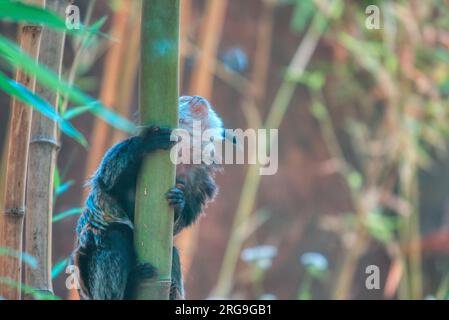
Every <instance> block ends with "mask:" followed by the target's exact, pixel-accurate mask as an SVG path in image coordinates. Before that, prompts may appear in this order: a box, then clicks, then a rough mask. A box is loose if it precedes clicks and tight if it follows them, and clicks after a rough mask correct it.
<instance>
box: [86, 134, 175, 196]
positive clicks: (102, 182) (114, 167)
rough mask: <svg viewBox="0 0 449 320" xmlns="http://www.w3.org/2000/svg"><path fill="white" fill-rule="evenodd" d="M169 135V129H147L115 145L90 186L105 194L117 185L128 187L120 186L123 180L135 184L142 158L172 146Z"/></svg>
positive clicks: (105, 157) (121, 186)
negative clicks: (100, 189)
mask: <svg viewBox="0 0 449 320" xmlns="http://www.w3.org/2000/svg"><path fill="white" fill-rule="evenodd" d="M170 135H171V130H170V129H165V128H159V127H149V128H146V129H144V130H143V131H142V132H141V134H140V135H138V136H134V137H132V138H129V139H127V140H125V141H122V142H120V143H118V144H116V145H115V146H113V147H112V148H111V149H110V150H109V151H108V152H107V153H106V155H105V156H104V158H103V160H102V162H101V164H100V167H99V168H98V169H97V171H96V172H95V174H94V175H93V177H92V180H91V182H92V184H93V185H94V186H95V185H97V186H99V187H101V188H102V189H103V190H105V191H107V192H108V191H110V190H112V189H114V188H116V187H117V186H118V185H119V184H120V188H122V189H123V188H126V187H129V186H128V185H121V182H123V181H124V180H125V181H128V182H129V183H133V184H135V181H136V178H137V173H138V171H139V169H140V165H141V163H142V159H143V156H144V155H145V154H148V153H151V152H153V151H155V150H157V149H168V148H170V147H171V146H172V145H173V144H174V142H172V141H170ZM124 178H126V179H124Z"/></svg>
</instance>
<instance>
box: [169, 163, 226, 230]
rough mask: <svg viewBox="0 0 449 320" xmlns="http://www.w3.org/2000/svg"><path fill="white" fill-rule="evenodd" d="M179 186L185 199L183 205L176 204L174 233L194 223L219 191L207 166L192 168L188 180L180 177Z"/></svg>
mask: <svg viewBox="0 0 449 320" xmlns="http://www.w3.org/2000/svg"><path fill="white" fill-rule="evenodd" d="M177 186H178V187H179V188H178V187H175V189H178V192H179V191H181V192H180V194H181V196H182V200H183V201H182V204H181V205H177V206H175V225H174V234H177V233H179V232H180V231H181V230H182V229H184V228H185V227H188V226H190V225H191V224H193V223H194V222H195V221H196V220H197V219H198V217H199V215H200V214H201V212H202V211H203V209H204V207H205V205H206V204H207V202H208V201H211V200H212V199H213V198H214V197H215V195H216V194H217V191H218V187H217V185H216V183H215V181H214V179H213V178H212V176H211V172H210V170H209V169H208V168H206V167H196V168H194V169H192V171H191V172H190V174H189V176H188V177H187V180H186V181H184V180H182V179H178V181H177ZM179 189H181V190H179ZM169 194H170V193H169ZM169 201H170V200H169Z"/></svg>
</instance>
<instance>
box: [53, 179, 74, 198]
mask: <svg viewBox="0 0 449 320" xmlns="http://www.w3.org/2000/svg"><path fill="white" fill-rule="evenodd" d="M74 183H75V181H73V180H69V181H67V182H64V183H62V184H59V186H58V187H57V188H55V194H56V196H60V195H61V194H63V193H64V192H66V191H67V190H69V188H70V187H71V186H72V185H73V184H74Z"/></svg>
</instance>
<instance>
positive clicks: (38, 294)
mask: <svg viewBox="0 0 449 320" xmlns="http://www.w3.org/2000/svg"><path fill="white" fill-rule="evenodd" d="M0 283H2V284H5V285H7V286H10V287H13V288H21V290H22V291H23V292H24V293H25V294H31V295H32V296H33V297H34V298H35V299H36V300H61V298H60V297H58V296H55V295H54V294H51V293H49V292H43V291H41V290H39V289H37V288H33V287H30V286H27V285H25V284H23V283H20V282H17V281H15V280H13V279H10V278H6V277H0Z"/></svg>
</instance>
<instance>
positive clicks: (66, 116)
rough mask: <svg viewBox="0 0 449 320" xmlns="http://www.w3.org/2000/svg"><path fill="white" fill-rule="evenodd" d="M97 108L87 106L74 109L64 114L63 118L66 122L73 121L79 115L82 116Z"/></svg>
mask: <svg viewBox="0 0 449 320" xmlns="http://www.w3.org/2000/svg"><path fill="white" fill-rule="evenodd" d="M94 107H95V106H94V105H92V104H90V105H87V106H79V107H73V108H70V109H69V110H67V111H66V112H64V115H63V118H64V119H66V120H70V119H73V118H75V117H77V116H79V115H82V114H83V113H85V112H87V111H91V110H92V109H93V108H94Z"/></svg>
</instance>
